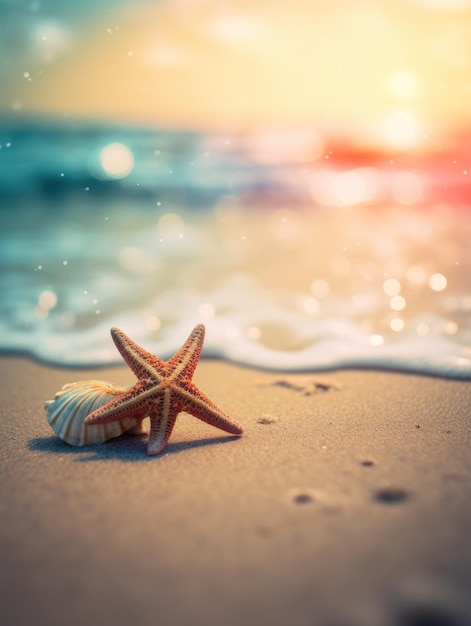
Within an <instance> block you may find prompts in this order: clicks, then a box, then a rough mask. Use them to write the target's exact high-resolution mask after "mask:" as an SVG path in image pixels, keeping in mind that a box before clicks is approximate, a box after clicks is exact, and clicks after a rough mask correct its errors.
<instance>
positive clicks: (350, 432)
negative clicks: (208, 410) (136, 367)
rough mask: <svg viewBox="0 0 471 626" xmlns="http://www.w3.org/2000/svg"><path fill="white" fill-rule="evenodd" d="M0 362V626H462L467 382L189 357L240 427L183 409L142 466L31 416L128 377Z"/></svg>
mask: <svg viewBox="0 0 471 626" xmlns="http://www.w3.org/2000/svg"><path fill="white" fill-rule="evenodd" d="M0 370H1V396H2V409H1V413H2V416H1V418H2V435H1V456H0V462H1V465H2V470H3V472H2V475H3V478H2V497H1V507H2V513H1V517H0V533H1V543H0V550H1V563H2V568H1V572H2V582H1V590H2V591H1V606H2V615H3V618H4V620H5V621H4V622H3V623H5V624H8V625H9V626H16V625H20V624H27V623H36V624H44V625H46V624H47V625H48V626H55V625H56V624H57V625H59V624H61V625H62V624H64V623H67V624H69V625H71V626H75V625H77V626H78V625H79V624H80V625H82V624H84V623H88V624H100V625H103V626H108V625H109V626H120V625H123V626H124V625H125V624H130V623H135V624H142V625H147V624H159V626H167V625H169V626H170V625H172V626H173V625H175V626H180V625H181V626H183V625H198V626H199V625H200V624H201V625H203V624H205V625H213V624H214V625H216V624H217V625H220V624H224V625H226V626H232V625H234V626H235V625H239V624H264V625H265V624H267V625H271V626H278V625H280V626H281V625H285V624H293V625H296V626H298V625H300V626H304V625H306V626H308V625H317V624H319V625H321V626H322V625H326V626H333V625H340V626H349V625H352V626H357V625H362V626H364V625H365V626H370V625H371V626H383V625H385V626H389V625H391V626H396V625H404V626H409V625H412V626H418V625H419V624H420V625H423V624H432V623H433V624H435V623H440V624H454V625H456V624H463V625H464V624H467V623H470V621H469V620H470V619H471V600H469V595H468V594H467V592H468V591H469V588H470V584H471V541H470V538H469V534H470V528H471V505H470V498H469V495H470V487H471V455H470V452H469V451H470V439H471V437H470V434H471V429H470V424H469V418H470V413H471V384H469V383H466V382H458V381H454V380H444V379H439V378H432V377H421V376H413V375H404V374H397V373H388V372H378V371H376V372H372V371H361V370H357V371H338V372H329V373H325V374H299V375H285V374H282V373H281V374H280V373H277V374H276V373H267V372H262V371H257V370H251V369H244V368H241V367H238V366H234V365H231V364H228V363H224V362H220V361H211V360H203V361H201V362H200V364H199V366H198V368H197V370H196V374H195V378H194V380H195V382H196V383H197V384H198V385H199V386H200V388H201V389H202V390H203V391H205V392H206V393H207V394H208V395H209V396H210V397H211V398H212V399H213V400H214V401H215V402H216V403H218V404H219V406H220V407H221V408H223V409H224V410H225V411H226V412H227V413H228V414H229V415H231V416H232V417H234V418H235V419H237V420H238V421H240V422H241V423H242V424H243V425H244V428H245V433H244V435H243V436H242V437H240V438H239V437H232V436H227V435H226V434H225V433H223V432H221V431H218V430H216V429H214V428H211V427H210V426H208V425H206V424H204V423H202V422H200V421H198V420H197V419H196V418H193V417H191V416H187V415H185V414H181V415H180V417H179V418H178V420H177V424H176V427H175V430H174V432H173V435H172V438H171V440H170V444H169V446H168V447H167V449H166V451H165V453H164V454H163V455H162V456H159V457H148V456H147V455H146V451H145V450H146V441H145V437H144V436H142V435H140V436H133V435H124V436H123V437H121V438H119V439H116V440H113V441H111V442H107V443H105V444H103V445H100V446H94V447H87V448H73V447H70V446H68V445H67V444H65V443H62V442H61V441H60V440H59V439H57V438H56V437H55V436H54V434H53V433H52V431H51V430H50V428H49V425H48V424H47V422H46V420H45V412H44V409H43V403H44V401H45V400H47V399H52V398H53V397H54V394H55V392H56V391H57V390H58V389H60V387H61V386H62V385H63V384H65V383H67V382H72V381H75V380H80V379H86V378H101V379H103V380H108V381H110V382H113V383H115V384H123V385H125V384H131V383H132V382H133V376H132V374H131V372H130V371H129V370H128V369H127V368H126V367H117V368H112V369H106V370H87V371H84V370H81V371H80V370H78V371H77V370H67V369H59V368H51V367H48V366H44V365H38V364H36V363H33V362H31V361H30V360H28V359H25V358H20V357H3V358H1V359H0ZM421 619H422V621H420V620H421ZM424 619H429V621H423V620H424ZM433 619H435V620H436V621H430V620H433ZM439 619H442V621H437V620H439ZM414 620H415V621H414ZM446 620H448V621H446ZM453 620H454V621H453Z"/></svg>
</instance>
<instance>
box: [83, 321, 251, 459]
mask: <svg viewBox="0 0 471 626" xmlns="http://www.w3.org/2000/svg"><path fill="white" fill-rule="evenodd" d="M204 334H205V328H204V325H203V324H198V325H197V326H195V328H194V329H193V332H192V333H191V335H190V336H189V337H188V339H187V340H186V341H185V343H184V344H183V346H182V347H181V348H180V350H179V351H178V352H177V353H176V354H175V355H174V356H173V357H172V358H171V359H169V360H168V361H163V360H162V359H159V358H158V357H157V356H154V355H153V354H151V353H150V352H147V350H144V348H141V346H139V345H138V344H137V343H135V342H134V341H132V340H131V339H130V338H129V337H128V336H127V335H125V334H124V333H123V331H122V330H119V328H112V329H111V336H112V337H113V341H114V342H115V344H116V347H117V348H118V350H119V352H120V354H121V356H122V357H123V359H124V360H125V361H126V363H127V364H128V366H129V367H130V368H131V370H132V371H133V372H134V374H135V375H136V377H137V379H138V380H137V383H136V384H135V385H134V387H131V389H129V390H128V391H126V392H125V393H123V394H121V395H120V396H119V397H117V398H115V399H114V400H111V402H108V403H107V404H105V405H103V406H102V407H100V408H98V409H97V410H96V411H93V413H90V415H88V416H87V417H86V419H85V423H86V424H105V423H107V422H112V421H115V420H120V419H122V418H123V417H131V416H132V417H137V418H142V419H143V418H144V417H146V416H149V417H150V424H151V427H150V434H149V441H148V443H147V453H148V454H150V455H155V454H159V452H162V450H163V449H164V448H165V446H166V445H167V442H168V440H169V438H170V435H171V433H172V430H173V427H174V425H175V420H176V419H177V415H178V414H179V413H180V412H181V411H186V412H187V413H190V414H191V415H194V416H195V417H197V418H199V419H200V420H202V421H203V422H206V423H207V424H211V426H216V428H220V429H221V430H224V431H226V432H228V433H231V434H233V435H241V434H242V432H243V429H242V426H240V424H238V423H237V422H236V421H234V420H232V419H231V418H230V417H229V416H228V415H226V414H225V413H224V412H223V411H221V409H219V408H218V407H217V406H216V405H215V404H214V402H212V401H211V400H210V399H209V398H208V397H207V396H206V395H205V394H204V393H203V392H202V391H200V390H199V389H198V387H196V385H195V384H194V383H192V381H191V379H192V377H193V373H194V371H195V368H196V365H197V364H198V360H199V358H200V355H201V350H202V349H203V343H204Z"/></svg>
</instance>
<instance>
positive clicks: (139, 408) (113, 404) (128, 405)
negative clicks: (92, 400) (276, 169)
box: [85, 384, 148, 425]
mask: <svg viewBox="0 0 471 626" xmlns="http://www.w3.org/2000/svg"><path fill="white" fill-rule="evenodd" d="M140 389H141V386H140V385H139V384H137V385H135V386H134V387H132V389H130V390H129V391H127V392H126V393H123V394H121V395H119V396H118V397H117V398H115V399H114V400H111V401H110V402H107V403H106V404H104V405H103V406H101V407H99V408H98V409H96V410H95V411H93V412H92V413H90V414H89V415H87V417H86V418H85V424H88V425H91V424H106V423H107V422H114V421H116V420H120V419H123V418H125V417H136V418H141V417H142V418H143V417H145V416H146V414H147V413H148V406H147V405H146V404H140V403H139V402H138V400H137V396H138V394H139V392H140Z"/></svg>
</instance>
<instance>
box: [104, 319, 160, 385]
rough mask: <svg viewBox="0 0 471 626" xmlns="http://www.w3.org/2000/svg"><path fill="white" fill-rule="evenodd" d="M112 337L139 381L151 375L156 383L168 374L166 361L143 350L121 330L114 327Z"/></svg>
mask: <svg viewBox="0 0 471 626" xmlns="http://www.w3.org/2000/svg"><path fill="white" fill-rule="evenodd" d="M111 337H112V338H113V341H114V343H115V345H116V347H117V348H118V350H119V353H120V354H121V356H122V357H123V359H124V360H125V361H126V363H127V365H128V366H129V367H130V369H131V370H132V371H133V373H134V374H135V376H136V377H137V378H138V379H139V380H143V379H147V378H148V377H149V374H150V375H151V377H152V378H154V379H155V380H156V381H160V380H162V378H164V376H165V373H166V364H165V361H162V359H159V358H158V357H157V356H154V355H153V354H151V353H150V352H147V350H144V348H141V346H140V345H138V344H137V343H135V342H134V341H133V340H132V339H130V338H129V337H128V336H127V335H126V333H123V331H122V330H120V329H119V328H116V327H113V328H112V329H111Z"/></svg>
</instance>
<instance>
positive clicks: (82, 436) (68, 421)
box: [44, 380, 142, 446]
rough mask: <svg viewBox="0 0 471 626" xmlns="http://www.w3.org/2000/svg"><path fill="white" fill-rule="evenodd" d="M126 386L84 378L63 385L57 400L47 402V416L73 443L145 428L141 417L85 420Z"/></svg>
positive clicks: (111, 436)
mask: <svg viewBox="0 0 471 626" xmlns="http://www.w3.org/2000/svg"><path fill="white" fill-rule="evenodd" d="M125 391H127V388H126V387H116V386H115V385H112V384H111V383H106V382H104V381H102V380H82V381H80V382H77V383H69V384H67V385H64V386H63V387H62V389H61V390H60V391H58V392H57V393H56V395H55V398H54V400H49V401H47V402H45V404H44V408H45V409H46V411H47V413H46V419H47V421H48V422H49V424H50V426H51V428H52V430H53V431H54V432H55V434H56V435H57V436H58V437H60V438H61V439H62V440H63V441H66V442H67V443H69V444H70V445H72V446H86V445H89V444H94V443H103V442H104V441H107V440H108V439H113V438H114V437H119V436H120V435H122V434H123V433H125V432H126V431H128V430H130V429H133V432H134V433H139V432H142V429H141V423H142V418H134V417H126V418H123V419H121V420H118V421H113V422H108V423H107V424H93V425H89V424H85V422H84V420H85V418H86V417H87V415H89V414H90V413H91V412H92V411H94V410H95V409H98V408H99V407H101V406H103V405H104V404H106V403H107V402H110V401H111V400H113V399H114V398H115V397H116V396H117V395H119V394H120V393H124V392H125Z"/></svg>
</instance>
